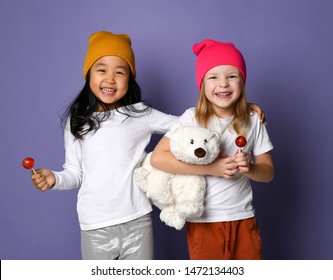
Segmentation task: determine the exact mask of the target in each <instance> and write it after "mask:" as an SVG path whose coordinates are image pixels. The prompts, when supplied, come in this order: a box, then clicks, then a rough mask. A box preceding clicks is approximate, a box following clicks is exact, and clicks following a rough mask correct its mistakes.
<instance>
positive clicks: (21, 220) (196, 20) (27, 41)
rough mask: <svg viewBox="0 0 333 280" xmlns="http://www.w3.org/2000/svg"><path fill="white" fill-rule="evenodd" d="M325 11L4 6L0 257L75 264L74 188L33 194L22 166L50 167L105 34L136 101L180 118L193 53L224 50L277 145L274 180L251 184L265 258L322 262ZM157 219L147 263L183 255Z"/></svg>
mask: <svg viewBox="0 0 333 280" xmlns="http://www.w3.org/2000/svg"><path fill="white" fill-rule="evenodd" d="M332 14H333V2H332V1H329V0H317V1H314V0H311V1H310V0H281V1H275V0H252V1H248V0H238V1H232V0H207V1H202V0H182V1H179V0H169V1H164V0H161V1H156V0H140V1H137V0H122V1H112V0H108V1H107V0H99V1H89V0H72V1H67V0H58V1H45V0H29V1H22V0H21V1H19V0H1V4H0V34H1V38H0V41H1V44H0V79H1V96H2V101H3V103H2V109H1V111H0V114H1V119H2V120H3V127H2V133H1V158H2V159H3V160H2V161H1V163H0V164H1V166H0V167H1V168H0V172H1V187H0V259H80V234H79V227H78V221H77V216H76V191H67V192H56V191H49V192H46V193H41V192H39V191H37V190H36V189H35V188H34V187H33V186H32V184H31V182H30V179H29V173H28V172H27V171H26V170H24V169H23V168H22V167H21V161H22V159H23V158H24V157H26V156H32V157H34V158H35V159H36V165H37V168H38V167H42V166H46V167H50V168H52V169H55V170H59V169H61V167H62V164H63V161H64V150H63V135H62V128H61V126H60V120H59V116H58V114H59V113H61V112H62V110H63V108H64V107H65V106H66V105H67V104H68V102H69V101H71V100H72V98H73V97H74V95H76V94H77V93H78V92H79V90H80V89H81V87H82V86H83V78H82V65H83V60H84V55H85V51H86V48H87V38H88V36H89V35H90V34H91V33H92V32H94V31H99V30H103V29H105V30H109V31H112V32H115V33H127V34H129V35H130V36H131V38H132V41H133V48H134V50H135V54H136V60H137V72H138V77H137V80H138V82H139V84H140V85H141V87H142V89H143V93H144V98H145V99H147V100H149V101H150V102H151V103H152V104H153V105H154V107H155V108H157V109H160V110H163V111H166V112H169V113H172V114H177V115H179V114H181V113H182V112H183V111H184V110H185V109H186V108H188V107H191V106H194V105H195V102H196V99H197V96H198V94H197V91H196V86H195V77H194V63H195V56H194V54H192V52H191V47H192V45H193V44H194V43H196V42H198V41H200V40H202V39H205V38H212V39H216V40H221V41H232V42H234V43H235V44H236V46H238V48H239V49H240V50H242V52H243V54H244V56H245V58H246V60H247V66H248V83H247V93H248V98H249V100H250V101H253V102H256V103H259V104H260V105H261V106H262V107H263V108H264V110H265V112H266V116H267V118H268V124H267V127H268V130H269V132H270V135H271V138H272V140H273V143H274V145H275V150H274V152H273V157H274V162H275V168H276V178H275V180H274V181H273V182H272V183H270V184H255V204H256V208H257V216H258V219H259V222H260V225H261V231H262V237H263V250H264V257H265V258H266V259H333V218H332V213H333V209H332V205H333V204H332V202H331V200H332V199H331V198H332V197H333V188H332V177H331V175H332V172H333V165H332V156H333V155H332V148H331V146H330V144H331V141H332V139H333V133H332V130H333V129H332V117H331V116H332V104H333V95H332V90H331V88H332V85H331V84H330V82H331V81H332V78H331V76H332V65H333V56H332V50H333V32H332V24H333V19H332ZM154 140H155V141H156V139H154ZM154 218H155V237H156V258H157V259H186V258H187V248H186V238H185V232H184V231H181V232H178V231H175V230H172V229H169V228H167V227H166V226H164V225H163V224H162V223H161V222H160V221H159V219H158V213H157V211H155V212H154Z"/></svg>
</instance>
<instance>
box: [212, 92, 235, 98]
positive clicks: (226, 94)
mask: <svg viewBox="0 0 333 280" xmlns="http://www.w3.org/2000/svg"><path fill="white" fill-rule="evenodd" d="M215 95H216V96H218V97H227V96H229V95H231V92H217V93H215Z"/></svg>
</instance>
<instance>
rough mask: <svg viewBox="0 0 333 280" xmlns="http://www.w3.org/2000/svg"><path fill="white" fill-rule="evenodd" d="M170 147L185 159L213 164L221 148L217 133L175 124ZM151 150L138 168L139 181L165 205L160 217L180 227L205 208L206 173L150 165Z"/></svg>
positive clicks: (153, 198)
mask: <svg viewBox="0 0 333 280" xmlns="http://www.w3.org/2000/svg"><path fill="white" fill-rule="evenodd" d="M170 150H171V152H172V154H173V155H174V156H175V157H176V158H177V159H178V160H181V161H184V162H186V163H191V164H200V165H202V164H209V163H211V162H213V161H214V160H215V159H216V158H217V156H218V155H219V152H220V142H219V136H218V134H217V133H215V132H212V131H210V130H208V129H206V128H202V127H198V126H182V125H180V124H175V125H174V126H173V127H172V128H171V130H170ZM150 157H151V153H149V154H148V155H147V156H146V157H145V159H144V161H143V162H142V164H141V167H139V168H136V169H135V171H134V179H135V181H136V183H137V185H138V186H139V187H140V189H141V190H142V191H144V192H145V194H146V196H147V197H148V198H149V199H150V200H151V201H152V203H153V204H154V205H155V206H157V207H158V208H159V209H161V213H160V219H161V220H162V221H163V222H165V223H166V224H167V225H168V226H170V227H174V228H176V229H177V230H180V229H182V228H183V226H184V224H185V220H186V218H187V217H199V216H201V214H202V212H203V210H204V195H205V191H206V180H205V178H204V177H203V176H197V175H180V174H170V173H166V172H163V171H160V170H157V169H155V168H153V167H152V166H151V165H150Z"/></svg>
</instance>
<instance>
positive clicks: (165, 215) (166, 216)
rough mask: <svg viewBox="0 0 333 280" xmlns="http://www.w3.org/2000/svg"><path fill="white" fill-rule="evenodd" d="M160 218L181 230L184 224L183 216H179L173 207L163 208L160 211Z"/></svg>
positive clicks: (168, 224)
mask: <svg viewBox="0 0 333 280" xmlns="http://www.w3.org/2000/svg"><path fill="white" fill-rule="evenodd" d="M160 219H161V221H163V222H164V223H165V224H166V225H167V226H169V227H174V228H175V229H177V230H181V229H182V228H183V227H184V225H185V219H184V217H182V216H180V215H179V214H178V213H177V211H175V209H171V208H165V209H163V210H162V211H161V213H160Z"/></svg>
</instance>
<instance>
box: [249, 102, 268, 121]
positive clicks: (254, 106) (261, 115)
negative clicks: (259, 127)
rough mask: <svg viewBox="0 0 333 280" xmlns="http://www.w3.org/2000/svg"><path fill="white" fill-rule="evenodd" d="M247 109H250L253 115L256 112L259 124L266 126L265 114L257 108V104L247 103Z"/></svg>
mask: <svg viewBox="0 0 333 280" xmlns="http://www.w3.org/2000/svg"><path fill="white" fill-rule="evenodd" d="M248 105H249V108H250V112H251V113H252V114H253V112H257V114H258V117H259V120H260V122H262V123H263V124H266V118H265V113H264V111H263V110H262V109H261V108H260V107H259V105H258V104H255V103H249V104H248Z"/></svg>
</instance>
